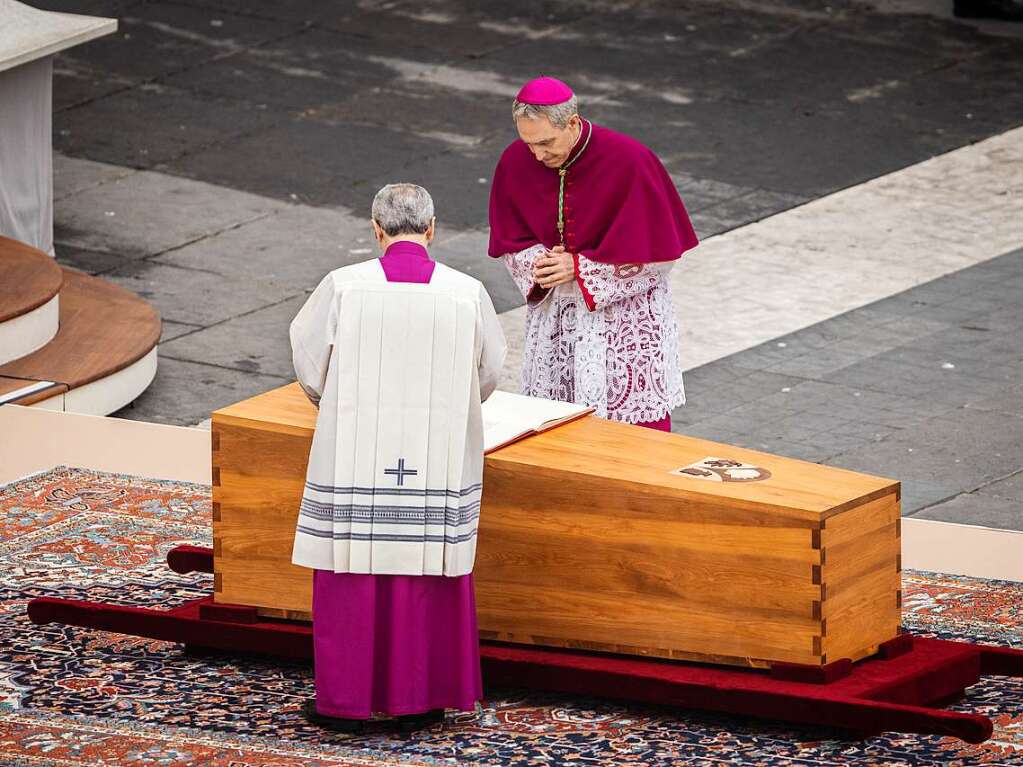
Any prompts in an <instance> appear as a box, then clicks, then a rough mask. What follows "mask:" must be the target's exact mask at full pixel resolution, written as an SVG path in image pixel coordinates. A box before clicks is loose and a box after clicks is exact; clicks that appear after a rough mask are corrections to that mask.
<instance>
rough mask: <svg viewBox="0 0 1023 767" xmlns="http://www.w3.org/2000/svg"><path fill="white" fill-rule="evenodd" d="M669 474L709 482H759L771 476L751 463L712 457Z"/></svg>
mask: <svg viewBox="0 0 1023 767" xmlns="http://www.w3.org/2000/svg"><path fill="white" fill-rule="evenodd" d="M670 473H671V474H677V475H678V476H680V477H692V478H693V479H704V480H707V481H709V482H760V481H761V480H765V479H769V478H770V476H771V472H769V471H768V470H767V469H762V468H760V467H759V466H754V465H753V464H751V463H743V462H742V461H735V460H732V459H731V458H715V457H713V456H708V457H707V458H704V459H703V460H702V461H697V462H696V463H691V464H689V465H688V466H683V467H682V468H681V469H675V470H674V471H672V472H670Z"/></svg>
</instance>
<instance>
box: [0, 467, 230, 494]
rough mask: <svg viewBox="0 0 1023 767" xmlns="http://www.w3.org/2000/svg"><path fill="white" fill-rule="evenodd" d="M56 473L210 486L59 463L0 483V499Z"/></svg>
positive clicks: (200, 488)
mask: <svg viewBox="0 0 1023 767" xmlns="http://www.w3.org/2000/svg"><path fill="white" fill-rule="evenodd" d="M58 471H68V472H72V471H78V472H81V473H83V474H89V475H91V476H93V477H97V478H110V479H117V480H141V481H143V482H155V483H157V484H161V485H174V486H177V487H187V488H190V489H193V490H206V491H209V490H210V489H211V488H212V485H210V484H209V483H206V482H191V481H189V480H187V479H167V478H165V477H148V476H145V475H143V474H127V473H125V472H118V471H103V470H102V469H90V468H88V467H86V466H71V465H70V464H64V463H59V464H57V465H55V466H52V467H50V468H49V469H43V470H41V471H37V472H34V473H32V474H26V475H25V476H24V477H18V478H17V479H12V480H9V481H7V482H3V483H0V497H2V496H3V495H4V494H5V493H6V491H7V490H8V489H10V488H11V487H13V486H14V485H18V484H21V483H23V482H28V481H31V480H34V479H38V478H39V477H42V476H44V475H46V474H51V473H54V472H58Z"/></svg>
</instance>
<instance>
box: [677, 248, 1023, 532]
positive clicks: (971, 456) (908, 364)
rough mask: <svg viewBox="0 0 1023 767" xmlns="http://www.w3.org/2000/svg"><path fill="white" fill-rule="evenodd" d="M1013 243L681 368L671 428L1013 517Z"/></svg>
mask: <svg viewBox="0 0 1023 767" xmlns="http://www.w3.org/2000/svg"><path fill="white" fill-rule="evenodd" d="M1021 297H1023V249H1020V250H1017V251H1015V252H1013V253H1009V254H1007V255H1004V256H1001V257H999V258H995V259H992V260H990V261H987V262H985V263H982V264H979V265H977V266H973V267H970V268H968V269H964V270H962V271H959V272H956V273H954V274H951V275H948V276H946V277H942V278H940V279H937V280H934V281H932V282H928V283H926V284H924V285H921V286H919V287H916V288H913V289H911V290H907V291H905V292H903V293H899V294H897V295H895V296H892V297H891V298H887V299H885V300H883V301H878V302H875V303H873V304H870V305H869V306H866V307H863V308H861V309H855V310H853V311H851V312H846V313H844V314H840V315H838V316H837V317H834V318H832V319H829V320H826V321H825V322H821V323H818V324H816V325H812V326H811V327H808V328H805V329H803V330H800V331H797V332H795V333H792V334H789V335H785V336H782V337H780V338H777V339H773V340H771V341H769V342H767V343H763V344H760V345H759V346H755V347H753V348H752V349H749V350H747V351H743V352H740V353H738V354H733V355H731V356H729V357H725V358H724V359H721V360H718V361H716V362H712V363H710V364H707V365H704V366H702V367H700V368H697V369H695V370H691V371H689V373H688V374H687V379H686V388H687V390H688V391H689V402H688V404H687V406H686V407H685V408H680V409H678V410H677V411H675V413H674V415H673V418H672V420H673V429H674V430H675V431H676V432H679V433H683V434H689V435H692V436H699V437H706V438H708V439H714V440H721V441H724V442H729V443H733V444H737V445H741V446H746V447H751V448H756V449H758V450H767V451H770V452H774V453H780V454H782V455H788V456H792V457H794V458H802V459H805V460H808V461H815V462H819V463H827V464H831V465H834V466H841V467H844V468H848V469H856V470H861V471H867V472H871V473H874V474H880V475H882V476H892V477H896V478H898V479H899V480H901V481H902V483H903V484H902V488H903V495H902V504H903V506H902V510H903V514H904V515H911V516H914V517H917V518H925V519H940V520H945V521H954V522H969V523H973V524H982V525H988V526H991V527H1000V528H1006V529H1013V530H1023V301H1021V300H1020V299H1021Z"/></svg>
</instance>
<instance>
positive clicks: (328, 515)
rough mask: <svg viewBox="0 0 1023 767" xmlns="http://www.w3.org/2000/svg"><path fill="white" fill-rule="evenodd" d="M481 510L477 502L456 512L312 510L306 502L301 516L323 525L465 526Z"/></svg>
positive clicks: (398, 508) (341, 508) (346, 508)
mask: <svg viewBox="0 0 1023 767" xmlns="http://www.w3.org/2000/svg"><path fill="white" fill-rule="evenodd" d="M479 507H480V505H479V503H474V504H472V505H471V506H469V507H466V508H464V509H461V510H457V511H454V510H447V511H445V510H444V509H430V510H428V511H421V510H417V509H406V508H402V507H383V508H382V509H381V508H380V507H376V508H372V507H370V508H368V509H352V508H351V507H347V506H330V505H325V506H324V507H322V508H310V507H308V506H307V505H306V504H305V502H303V503H302V507H301V510H300V512H299V513H300V515H301V516H304V517H307V518H309V519H315V520H318V521H321V522H324V521H348V522H352V523H353V524H371V523H374V522H376V523H379V524H386V525H422V524H435V525H440V524H449V525H465V524H468V523H469V522H475V521H476V520H477V519H479V516H480V513H479Z"/></svg>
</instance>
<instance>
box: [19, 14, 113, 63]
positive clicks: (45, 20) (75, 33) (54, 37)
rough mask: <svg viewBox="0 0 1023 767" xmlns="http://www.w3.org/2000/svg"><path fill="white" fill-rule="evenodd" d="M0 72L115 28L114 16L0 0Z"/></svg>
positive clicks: (101, 35)
mask: <svg viewBox="0 0 1023 767" xmlns="http://www.w3.org/2000/svg"><path fill="white" fill-rule="evenodd" d="M0 27H2V28H3V29H4V35H3V38H4V39H3V40H0V72H2V71H4V70H5V69H13V68H14V67H18V66H21V65H22V64H27V63H28V62H30V61H35V60H37V59H41V58H44V57H46V56H52V55H53V54H55V53H58V52H60V51H63V50H67V49H68V48H73V47H74V46H76V45H81V44H82V43H87V42H89V41H90V40H95V39H96V38H97V37H103V36H105V35H109V34H111V33H113V32H116V31H117V19H108V18H105V17H102V16H83V15H81V14H77V13H59V12H57V11H41V10H39V9H38V8H33V7H32V6H29V5H25V4H24V3H19V2H17V0H0Z"/></svg>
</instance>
